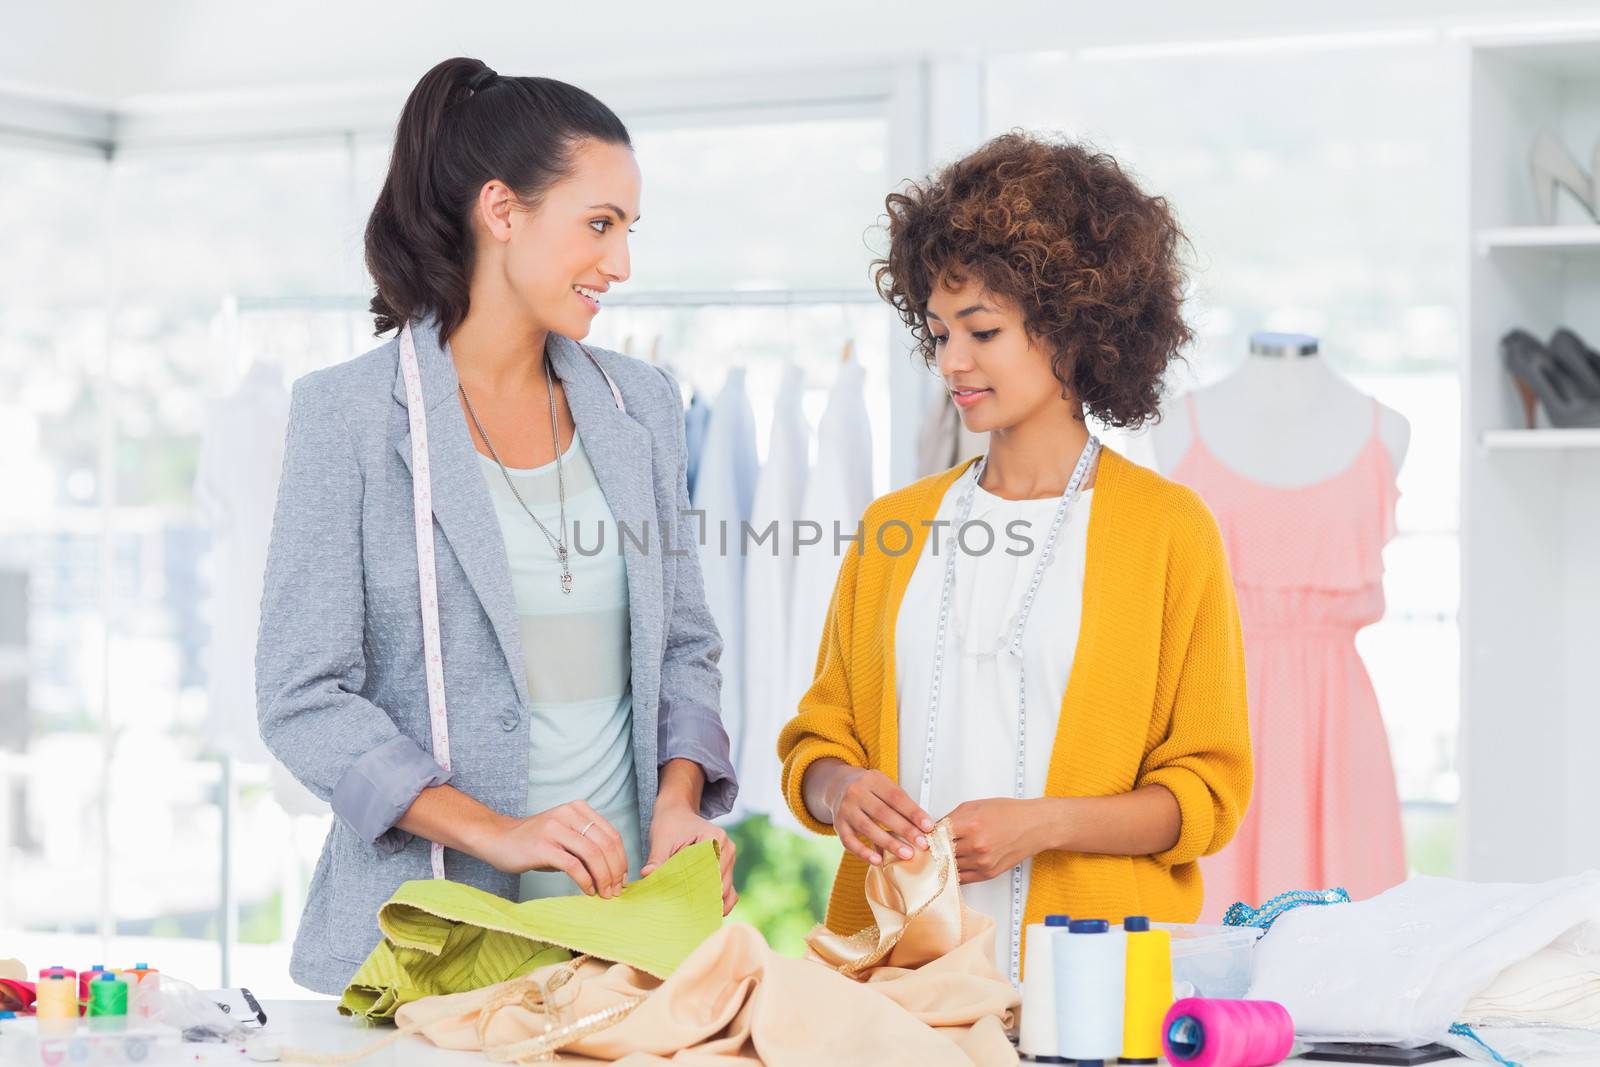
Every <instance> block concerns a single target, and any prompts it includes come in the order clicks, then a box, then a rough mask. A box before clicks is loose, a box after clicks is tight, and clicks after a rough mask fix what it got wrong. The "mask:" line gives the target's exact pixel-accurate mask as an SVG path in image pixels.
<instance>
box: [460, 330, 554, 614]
mask: <svg viewBox="0 0 1600 1067" xmlns="http://www.w3.org/2000/svg"><path fill="white" fill-rule="evenodd" d="M544 381H545V386H546V392H547V393H548V395H549V397H550V440H551V441H552V442H554V444H555V449H556V495H557V498H558V499H559V500H560V501H561V536H560V537H554V536H552V535H551V533H550V530H549V529H548V528H547V527H546V526H545V524H544V523H542V522H540V521H539V516H537V515H535V514H534V513H533V511H532V510H531V509H530V508H529V507H528V504H527V502H526V501H525V500H523V499H522V494H521V493H519V492H517V483H516V482H514V481H512V480H511V472H510V471H508V470H506V465H505V464H504V463H501V462H500V453H498V452H496V451H495V450H494V443H493V442H492V441H490V440H489V435H488V434H486V433H484V432H483V423H481V422H479V421H478V413H477V412H476V411H474V410H472V399H471V398H470V397H469V396H467V387H466V386H464V385H459V384H458V385H457V388H458V389H460V390H461V399H462V400H464V401H465V402H466V405H467V414H468V415H470V416H472V425H474V426H476V427H477V428H478V436H479V437H481V438H483V443H484V444H485V445H487V446H488V447H489V455H490V456H491V457H493V459H494V464H495V466H497V467H499V468H500V473H501V475H502V476H504V478H505V480H506V485H508V486H510V487H511V495H512V496H514V497H516V498H517V503H518V504H521V505H522V510H523V511H526V512H527V513H528V518H530V519H532V520H533V521H534V524H535V525H537V526H538V527H539V532H540V533H542V534H544V539H545V540H546V541H549V542H550V547H551V548H552V549H554V550H555V554H556V558H557V559H559V560H560V561H561V591H562V592H563V593H567V594H569V595H570V594H571V592H572V567H571V566H570V565H569V564H568V563H567V542H566V535H567V480H566V477H565V475H564V474H563V473H562V470H561V430H560V428H559V426H558V424H557V422H556V382H555V376H554V375H553V374H552V373H551V372H550V357H549V356H548V355H546V356H545V359H544Z"/></svg>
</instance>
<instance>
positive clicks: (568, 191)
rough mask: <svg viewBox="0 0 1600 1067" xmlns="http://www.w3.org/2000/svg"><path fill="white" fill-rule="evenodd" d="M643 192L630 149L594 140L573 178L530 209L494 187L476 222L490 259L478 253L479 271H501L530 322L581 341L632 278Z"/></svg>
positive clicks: (576, 154) (575, 155) (576, 156)
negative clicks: (632, 237) (632, 247)
mask: <svg viewBox="0 0 1600 1067" xmlns="http://www.w3.org/2000/svg"><path fill="white" fill-rule="evenodd" d="M639 189H640V176H639V164H638V162H637V161H636V160H635V159H634V156H633V151H632V150H631V149H630V148H628V147H627V146H626V145H617V144H606V143H603V142H600V141H593V140H589V141H584V142H582V143H581V144H579V145H578V146H577V147H575V148H574V149H573V152H572V162H571V172H570V173H569V174H568V175H567V177H565V178H563V179H562V180H561V181H558V182H556V183H555V184H554V185H552V186H551V187H550V188H549V189H548V190H546V191H545V193H544V196H543V198H542V199H541V200H540V202H539V203H538V205H537V206H535V207H533V208H531V209H529V208H527V207H524V206H521V205H520V204H518V203H517V202H516V200H515V198H514V197H512V196H511V195H510V191H509V190H508V189H506V187H505V185H504V184H503V183H501V182H498V181H492V182H489V183H487V184H486V185H485V186H484V187H483V192H482V193H481V194H480V196H479V212H478V216H479V217H478V219H477V220H475V222H476V223H477V227H476V228H478V229H479V244H478V247H479V249H480V250H485V251H490V252H491V255H490V256H489V257H484V256H481V255H480V262H479V264H478V269H479V270H484V269H489V270H493V271H497V272H499V274H500V276H501V277H500V280H501V282H502V283H503V287H504V289H505V290H506V291H507V292H509V293H510V295H511V298H512V299H513V300H515V301H517V302H518V303H520V304H521V305H522V306H523V310H524V312H525V313H526V315H527V316H528V318H529V319H530V320H531V321H532V322H535V323H537V324H538V325H539V326H540V327H542V328H544V329H546V330H549V331H551V332H553V333H557V334H560V335H562V336H563V337H570V338H572V339H573V340H582V339H583V338H584V337H586V336H588V334H589V328H590V326H591V325H592V324H593V322H594V317H595V316H596V315H597V314H599V313H600V305H601V303H602V302H603V301H604V300H605V296H604V293H605V292H606V290H607V289H609V288H610V287H611V286H613V285H616V284H618V283H620V282H624V281H627V280H628V274H629V272H630V261H629V257H628V233H629V227H630V226H632V225H633V224H634V223H636V222H638V221H639ZM485 237H487V238H489V242H485ZM490 242H492V243H490Z"/></svg>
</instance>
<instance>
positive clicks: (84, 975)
mask: <svg viewBox="0 0 1600 1067" xmlns="http://www.w3.org/2000/svg"><path fill="white" fill-rule="evenodd" d="M105 973H106V965H105V964H103V963H96V964H95V965H93V966H92V967H90V968H89V969H88V970H87V971H79V972H78V1003H80V1004H87V1003H89V986H90V985H91V984H92V983H93V982H94V980H95V979H96V978H99V977H100V976H101V975H102V974H105ZM79 1014H82V1013H81V1012H80V1013H79Z"/></svg>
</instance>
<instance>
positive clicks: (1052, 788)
mask: <svg viewBox="0 0 1600 1067" xmlns="http://www.w3.org/2000/svg"><path fill="white" fill-rule="evenodd" d="M969 465H970V461H969V463H967V464H962V465H960V466H958V467H954V468H952V469H951V470H948V471H945V472H944V473H943V474H936V475H933V476H931V477H928V478H924V479H922V480H921V481H918V482H915V483H913V484H911V485H909V486H906V487H905V488H904V489H900V490H897V491H895V492H893V493H890V494H888V495H886V496H883V497H880V498H878V499H877V500H875V501H874V502H873V503H872V505H871V506H870V507H869V508H868V509H867V512H866V516H865V518H864V520H863V528H864V532H865V536H863V537H862V538H861V541H860V543H859V546H852V547H849V548H848V549H847V550H846V554H845V558H844V562H843V564H842V565H841V566H840V568H839V578H838V581H837V583H836V585H835V586H834V591H833V600H832V603H831V605H830V607H829V612H828V622H827V626H826V629H825V630H824V632H823V635H822V640H821V645H820V647H819V649H818V652H817V665H816V673H815V680H814V681H813V682H812V684H811V688H810V689H809V690H808V691H807V692H806V695H805V696H804V698H802V699H801V701H800V709H799V714H798V715H796V716H795V718H794V719H792V720H791V721H790V722H789V723H788V725H787V726H785V727H784V730H783V733H782V735H781V736H780V737H779V739H778V755H779V756H780V757H781V758H782V760H783V790H784V795H785V797H786V798H787V800H788V802H789V807H790V808H792V809H793V810H794V813H795V815H796V816H797V817H798V818H799V819H800V821H801V822H802V823H804V824H805V825H806V826H807V827H809V828H810V829H812V830H814V831H816V832H817V833H823V834H831V833H833V832H834V830H833V827H831V826H828V825H824V824H823V823H819V822H818V821H817V820H816V819H815V818H813V817H812V815H811V813H810V812H809V811H808V810H807V809H806V805H805V800H804V798H803V797H802V796H801V791H800V783H801V781H802V779H803V778H804V777H805V773H806V768H808V767H810V766H811V764H812V763H814V762H816V761H817V760H819V759H823V758H825V757H829V756H832V757H837V758H838V759H841V760H843V761H845V762H846V763H848V764H850V765H852V766H856V767H871V768H875V769H877V770H879V771H882V772H883V773H884V774H886V775H888V776H889V777H890V778H892V779H894V780H896V781H899V766H898V763H899V734H898V711H897V705H896V701H895V681H894V645H895V622H896V619H897V616H898V615H899V610H900V599H901V597H902V596H903V595H904V593H905V589H906V583H907V582H908V581H910V578H911V572H912V571H913V570H914V569H915V568H916V564H917V560H918V558H919V556H920V555H921V552H922V545H923V541H924V540H925V539H926V537H927V531H928V527H927V526H926V525H925V521H931V520H932V519H933V518H934V517H935V515H936V514H937V513H938V508H939V504H940V501H942V500H943V499H944V494H945V490H946V489H948V488H949V487H950V485H951V483H953V482H954V481H955V480H956V479H957V478H959V477H960V476H961V474H962V473H963V472H964V471H965V470H966V469H967V467H968V466H969ZM1088 537H1089V540H1088V558H1087V562H1086V564H1085V568H1084V587H1083V621H1082V625H1081V629H1080V633H1079V636H1078V645H1077V649H1076V652H1075V655H1074V659H1073V665H1072V673H1071V677H1070V678H1069V680H1068V683H1067V691H1066V693H1065V695H1064V696H1063V698H1062V701H1061V714H1060V721H1059V725H1058V726H1057V728H1056V738H1055V745H1054V748H1053V749H1052V752H1051V756H1050V769H1049V773H1048V775H1047V778H1046V782H1045V795H1046V796H1052V797H1101V796H1112V795H1115V794H1118V793H1126V792H1130V791H1131V790H1133V789H1136V788H1138V787H1140V786H1146V785H1152V784H1153V785H1161V786H1165V787H1166V788H1167V789H1168V790H1170V791H1171V793H1172V795H1173V796H1174V797H1176V798H1177V801H1178V808H1179V810H1180V812H1181V814H1182V827H1181V829H1180V831H1179V835H1178V842H1177V844H1176V845H1174V846H1173V847H1172V848H1170V849H1168V850H1167V851H1165V852H1162V853H1159V854H1157V855H1153V856H1103V855H1091V854H1085V853H1076V852H1058V851H1051V852H1043V853H1040V854H1039V855H1038V856H1036V857H1035V858H1034V863H1033V879H1032V885H1031V887H1030V889H1029V892H1028V903H1027V909H1026V912H1025V922H1027V923H1030V924H1031V923H1036V922H1043V921H1044V916H1045V915H1047V914H1053V913H1065V914H1068V915H1071V916H1073V917H1074V918H1086V919H1095V918H1098V919H1109V920H1111V921H1113V922H1117V921H1120V920H1121V919H1122V918H1123V917H1124V916H1126V915H1148V916H1150V917H1151V918H1153V919H1156V920H1160V921H1168V922H1193V921H1194V919H1195V918H1196V916H1198V915H1199V913H1200V900H1201V883H1200V871H1199V865H1198V863H1197V862H1196V861H1197V860H1198V859H1199V858H1200V857H1201V856H1204V855H1209V854H1210V853H1213V852H1216V851H1217V850H1218V849H1220V848H1221V847H1222V846H1223V845H1225V844H1227V843H1228V840H1229V839H1230V838H1231V837H1232V836H1233V833H1234V830H1235V829H1236V828H1237V827H1238V825H1239V820H1240V818H1241V817H1242V815H1243V814H1244V809H1245V806H1246V804H1248V803H1249V799H1250V788H1251V779H1252V764H1251V755H1250V727H1249V715H1248V712H1247V710H1246V705H1245V673H1244V644H1243V640H1242V638H1241V636H1240V630H1239V612H1238V608H1237V606H1236V604H1235V601H1234V592H1233V580H1232V577H1231V575H1230V574H1229V571H1228V564H1227V559H1226V557H1225V556H1224V553H1223V546H1222V538H1221V535H1220V534H1219V532H1218V530H1217V524H1216V520H1215V519H1214V518H1213V517H1212V515H1211V512H1210V511H1209V510H1208V509H1207V508H1206V506H1205V504H1203V503H1202V502H1201V501H1200V498H1199V497H1198V496H1196V495H1195V494H1194V493H1193V492H1191V491H1190V490H1189V489H1187V488H1185V487H1183V486H1180V485H1178V484H1176V483H1174V482H1170V481H1168V480H1167V479H1165V478H1163V477H1161V476H1160V475H1159V474H1156V473H1155V472H1154V471H1151V470H1148V469H1146V468H1144V467H1141V466H1139V465H1138V464H1135V463H1133V462H1131V461H1129V460H1127V459H1125V458H1123V457H1122V456H1120V455H1118V454H1117V453H1116V452H1114V451H1112V450H1111V449H1109V448H1108V449H1105V450H1103V451H1102V453H1101V458H1100V467H1099V472H1098V474H1097V475H1096V478H1095V485H1094V495H1093V497H1092V498H1091V504H1090V513H1089V535H1088ZM908 539H909V541H910V547H909V549H905V546H906V543H907V540H908ZM902 549H905V550H903V551H902ZM929 639H930V640H931V639H932V638H931V635H930V638H929ZM944 713H945V714H947V715H948V714H954V713H955V712H954V711H953V709H949V708H947V709H946V710H945V712H944ZM929 814H930V815H932V816H933V817H934V818H936V819H937V818H940V817H941V816H943V815H945V814H946V813H945V812H942V811H935V812H930V813H929ZM866 870H867V865H866V863H865V862H863V861H862V860H860V859H858V858H857V857H856V856H855V855H854V854H853V853H850V852H846V853H845V854H844V858H843V860H841V861H840V864H839V871H838V873H837V875H835V877H834V881H833V893H832V895H831V897H830V899H829V901H828V917H827V924H828V926H829V928H831V929H833V930H834V931H836V932H838V933H841V934H851V933H854V932H856V931H857V930H860V929H862V928H864V927H866V926H868V925H870V923H871V922H872V916H871V913H870V912H869V911H868V909H867V903H866V896H865V889H864V886H865V879H866Z"/></svg>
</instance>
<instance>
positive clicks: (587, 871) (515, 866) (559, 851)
mask: <svg viewBox="0 0 1600 1067" xmlns="http://www.w3.org/2000/svg"><path fill="white" fill-rule="evenodd" d="M586 826H587V827H588V833H587V834H585V833H584V832H583V830H584V828H585V827H586ZM477 854H478V858H479V859H482V860H483V861H485V862H486V863H489V864H490V865H492V866H493V867H494V868H495V869H496V870H498V871H504V872H505V873H506V874H521V873H522V872H524V871H562V872H565V873H566V875H567V876H568V877H570V878H571V879H572V880H573V881H574V882H576V883H578V888H580V889H582V890H583V891H584V893H585V894H590V895H593V894H595V893H598V894H599V895H600V896H602V897H608V898H609V897H614V896H616V895H617V894H618V893H620V892H622V887H623V886H624V885H625V884H626V883H627V880H628V852H627V849H626V848H624V847H623V844H622V835H621V834H619V833H617V830H616V827H614V826H612V825H611V824H610V823H609V822H607V821H606V820H605V819H603V818H601V817H600V813H599V812H597V811H595V810H594V809H593V808H591V807H590V806H589V805H588V804H587V803H585V802H584V801H582V800H574V801H571V802H569V803H566V804H562V805H560V806H558V807H554V808H551V809H550V810H549V811H541V812H540V813H539V814H537V815H529V816H528V817H527V818H524V819H511V820H509V821H508V823H507V824H506V825H503V826H501V827H499V828H497V829H496V830H495V831H494V832H492V833H490V834H489V835H488V836H487V837H486V839H485V840H484V842H483V844H482V846H481V848H480V849H479V850H478V852H477Z"/></svg>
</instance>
